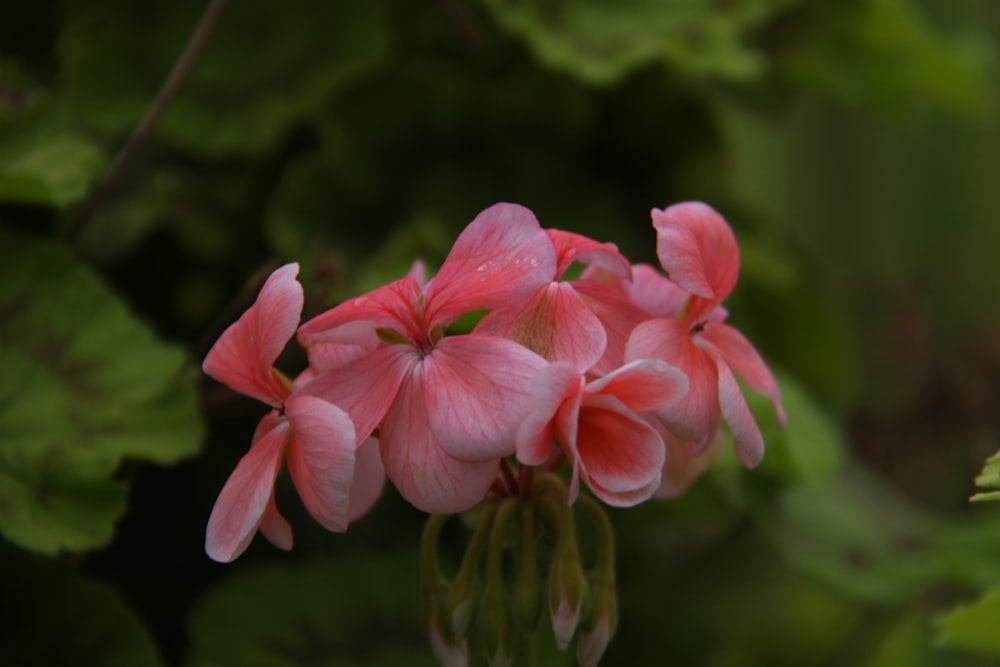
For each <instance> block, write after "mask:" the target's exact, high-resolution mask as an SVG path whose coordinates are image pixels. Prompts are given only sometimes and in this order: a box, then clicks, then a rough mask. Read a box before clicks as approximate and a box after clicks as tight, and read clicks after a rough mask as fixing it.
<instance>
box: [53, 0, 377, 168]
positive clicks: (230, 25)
mask: <svg viewBox="0 0 1000 667" xmlns="http://www.w3.org/2000/svg"><path fill="white" fill-rule="evenodd" d="M204 5H205V3H204V2H201V1H200V0H196V1H194V0H189V1H187V2H183V3H179V2H174V1H172V0H159V1H158V2H147V3H143V4H142V5H137V4H135V3H133V2H129V1H128V0H104V1H103V2H100V3H98V2H88V3H78V2H64V3H62V5H61V9H62V12H63V14H64V17H65V21H66V24H67V26H68V28H67V29H66V32H65V34H64V36H63V40H62V44H61V57H62V64H63V68H64V71H65V92H66V93H67V102H68V103H69V104H72V105H73V106H74V107H75V108H76V111H77V112H78V114H79V115H80V117H81V118H82V119H83V120H84V122H85V123H86V124H87V125H88V126H89V127H92V128H94V129H96V130H97V131H99V132H102V133H104V134H106V135H110V136H112V137H115V136H120V135H122V134H123V133H124V132H126V131H128V130H130V129H131V128H132V127H133V126H134V125H135V124H136V123H137V122H138V120H139V119H140V118H141V116H142V114H143V113H144V112H145V110H146V108H147V107H148V105H149V104H150V103H151V102H152V100H153V97H154V96H155V94H156V91H157V89H158V87H159V86H160V84H161V83H162V82H163V81H164V80H165V79H166V77H167V75H168V73H169V72H170V69H171V67H172V65H173V63H174V61H175V60H176V58H177V56H178V55H179V54H180V52H181V50H182V49H183V48H184V44H185V43H186V40H187V38H188V35H189V34H190V33H191V32H192V30H193V29H194V26H195V24H196V23H197V20H198V16H199V12H200V10H201V9H202V8H203V7H204ZM387 8H388V3H387V2H385V1H384V0H373V1H371V2H327V3H316V2H308V1H303V0H294V1H292V2H285V3H281V4H280V5H279V4H275V3H271V2H266V1H265V0H248V1H244V2H237V3H232V4H231V5H230V6H229V7H228V8H227V10H226V12H225V13H224V14H223V16H222V18H221V20H220V22H219V24H218V27H217V29H216V32H215V33H214V34H213V35H212V38H211V40H210V42H209V43H208V45H207V47H206V48H205V51H204V53H203V55H202V58H201V59H200V60H199V62H198V63H197V64H196V65H195V67H194V70H193V71H192V73H191V77H190V80H188V81H187V82H186V84H185V86H184V88H183V89H182V91H181V92H180V94H179V95H178V96H177V97H176V98H175V99H174V101H173V102H172V104H171V105H170V107H169V108H168V109H167V111H166V113H164V115H163V117H162V119H161V120H160V123H159V125H158V126H157V129H156V132H157V134H158V135H159V136H162V137H164V138H165V139H167V140H168V141H170V142H171V143H173V144H175V145H177V146H180V147H181V148H183V149H185V150H187V151H189V152H191V153H194V154H199V155H213V156H218V155H248V154H255V153H260V152H263V151H266V150H268V149H270V148H273V147H274V146H275V145H276V143H277V142H278V141H279V140H280V139H281V138H282V137H283V135H285V133H287V132H288V131H289V130H290V129H291V128H292V127H293V126H294V125H295V124H297V123H301V122H303V121H306V120H308V119H309V118H311V117H314V116H315V115H317V114H318V113H319V110H320V109H321V108H322V107H323V106H325V105H326V104H327V103H329V102H330V101H331V100H332V99H333V98H334V97H335V96H336V95H337V94H338V93H340V92H342V91H343V90H345V89H346V88H347V87H348V86H350V85H352V84H354V83H356V82H358V81H360V80H362V79H363V78H364V77H366V76H368V75H369V74H370V73H371V72H373V71H374V70H376V69H378V68H379V67H380V66H381V65H382V64H383V63H384V62H385V61H386V58H387V56H388V54H389V50H390V42H391V26H390V24H389V14H388V11H387Z"/></svg>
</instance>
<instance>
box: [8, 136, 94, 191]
mask: <svg viewBox="0 0 1000 667" xmlns="http://www.w3.org/2000/svg"><path fill="white" fill-rule="evenodd" d="M103 165H104V159H103V156H102V155H101V152H100V151H99V150H98V149H97V148H96V147H95V146H94V145H93V144H91V143H90V142H88V141H86V140H84V139H82V138H80V137H79V136H76V135H74V134H70V133H68V132H62V131H52V132H48V131H46V132H42V131H37V132H30V133H29V134H27V135H22V136H18V137H17V138H16V139H12V140H9V142H8V143H7V145H0V201H7V202H13V203H18V204H37V205H40V206H51V207H53V208H65V207H66V206H68V205H70V204H73V203H75V202H77V201H80V200H81V199H83V197H84V195H86V193H87V190H88V189H89V188H90V186H91V184H92V183H93V182H94V180H95V179H96V178H97V177H98V176H99V175H100V170H101V168H102V167H103Z"/></svg>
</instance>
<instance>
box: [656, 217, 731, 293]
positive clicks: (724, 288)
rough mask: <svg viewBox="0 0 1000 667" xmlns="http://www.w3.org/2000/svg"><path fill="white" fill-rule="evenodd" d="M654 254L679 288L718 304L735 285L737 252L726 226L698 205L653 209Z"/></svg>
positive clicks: (722, 220)
mask: <svg viewBox="0 0 1000 667" xmlns="http://www.w3.org/2000/svg"><path fill="white" fill-rule="evenodd" d="M652 216H653V226H654V227H655V228H656V232H657V234H656V237H657V240H656V254H657V256H658V257H659V258H660V264H661V265H662V266H663V268H664V269H665V270H666V271H667V273H668V274H669V275H670V279H671V280H672V281H674V282H675V283H677V285H678V286H680V287H681V289H684V290H686V291H688V292H691V293H692V294H696V295H698V296H700V297H704V298H705V299H709V300H711V301H714V302H715V303H721V302H722V301H724V300H725V298H726V297H727V296H729V293H730V292H732V291H733V287H735V286H736V279H737V277H738V275H739V272H740V251H739V246H737V244H736V237H735V236H733V230H732V229H731V228H730V227H729V224H728V223H727V222H726V221H725V220H724V219H723V218H722V216H721V215H719V214H718V213H717V212H716V211H715V210H714V209H713V208H712V207H710V206H708V205H707V204H703V203H701V202H684V203H682V204H675V205H673V206H671V207H669V208H667V209H666V210H665V211H661V210H659V209H653V211H652Z"/></svg>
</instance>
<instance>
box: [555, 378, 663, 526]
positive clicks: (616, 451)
mask: <svg viewBox="0 0 1000 667" xmlns="http://www.w3.org/2000/svg"><path fill="white" fill-rule="evenodd" d="M575 456H577V457H579V460H580V467H581V477H583V480H584V482H586V483H587V485H588V486H589V487H590V489H591V491H593V492H594V494H595V495H596V496H597V497H598V498H600V499H601V500H603V501H604V502H606V503H607V504H609V505H613V506H618V507H628V506H631V505H635V504H637V503H639V502H642V501H643V500H646V499H647V498H649V497H650V495H652V493H653V491H654V490H656V488H657V487H658V486H659V484H660V473H661V470H662V468H663V462H664V460H665V457H666V449H665V447H664V444H663V440H662V439H661V438H660V435H659V434H658V433H657V432H656V430H654V429H653V428H652V427H651V426H650V425H649V424H647V423H646V422H645V421H643V420H642V419H640V418H639V417H637V416H636V415H635V414H633V413H632V412H631V411H629V410H628V409H627V408H626V407H625V406H624V405H622V403H621V402H620V401H618V400H617V399H615V398H614V397H613V396H607V395H603V396H586V397H585V398H584V401H583V404H582V405H581V406H580V427H579V432H578V435H577V441H576V453H575Z"/></svg>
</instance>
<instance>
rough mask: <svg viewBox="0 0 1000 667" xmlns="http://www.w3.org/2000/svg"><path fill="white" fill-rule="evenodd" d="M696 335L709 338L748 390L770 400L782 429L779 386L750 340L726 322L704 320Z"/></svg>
mask: <svg viewBox="0 0 1000 667" xmlns="http://www.w3.org/2000/svg"><path fill="white" fill-rule="evenodd" d="M699 337H700V338H701V339H703V340H707V341H709V342H710V343H711V344H712V345H713V346H714V348H715V350H716V351H717V352H718V353H719V356H720V357H722V360H723V362H725V364H726V365H727V366H729V368H730V369H732V371H733V372H734V373H736V375H738V376H739V377H740V378H741V379H742V380H743V381H744V382H746V383H747V385H748V386H749V387H750V388H751V389H753V390H754V391H758V392H760V393H762V394H764V395H765V396H767V397H768V398H769V399H771V405H772V406H773V407H774V414H775V416H776V417H777V419H778V425H779V426H781V428H784V427H785V421H786V416H785V410H784V408H783V407H782V406H781V389H779V388H778V383H777V381H775V379H774V375H772V374H771V370H770V369H769V368H768V367H767V364H765V363H764V360H763V359H761V357H760V355H759V354H757V350H756V349H754V346H753V345H752V344H751V343H750V341H748V340H747V339H746V337H745V336H744V335H743V334H742V333H740V332H739V331H738V330H736V329H734V328H733V327H731V326H729V325H728V324H715V323H708V324H706V325H705V328H704V331H702V332H701V334H700V335H699Z"/></svg>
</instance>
